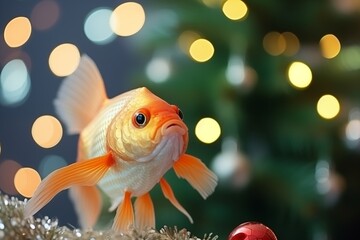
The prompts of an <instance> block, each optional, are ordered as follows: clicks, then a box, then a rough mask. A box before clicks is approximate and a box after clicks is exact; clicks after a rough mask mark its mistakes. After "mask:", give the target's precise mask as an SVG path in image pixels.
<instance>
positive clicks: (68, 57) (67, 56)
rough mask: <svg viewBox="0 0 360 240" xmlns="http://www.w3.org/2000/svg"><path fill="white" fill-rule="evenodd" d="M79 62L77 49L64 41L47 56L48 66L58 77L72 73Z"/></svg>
mask: <svg viewBox="0 0 360 240" xmlns="http://www.w3.org/2000/svg"><path fill="white" fill-rule="evenodd" d="M79 62H80V52H79V49H78V48H77V47H76V46H75V45H73V44H71V43H64V44H61V45H59V46H57V47H55V48H54V49H53V50H52V52H51V53H50V56H49V67H50V69H51V71H52V72H53V73H54V74H55V75H56V76H59V77H65V76H68V75H70V74H72V73H73V72H74V71H75V70H76V68H77V67H78V65H79Z"/></svg>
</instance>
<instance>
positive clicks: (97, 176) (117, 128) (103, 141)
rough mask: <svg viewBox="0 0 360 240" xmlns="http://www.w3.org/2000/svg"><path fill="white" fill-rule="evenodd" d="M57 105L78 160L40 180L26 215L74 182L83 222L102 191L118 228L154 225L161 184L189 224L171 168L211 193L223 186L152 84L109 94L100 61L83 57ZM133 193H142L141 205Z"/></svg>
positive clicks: (95, 209) (96, 208) (89, 220)
mask: <svg viewBox="0 0 360 240" xmlns="http://www.w3.org/2000/svg"><path fill="white" fill-rule="evenodd" d="M54 104H55V109H56V112H57V113H58V115H59V116H60V118H61V120H62V121H63V122H64V123H65V125H66V127H67V130H68V132H69V133H70V134H76V133H80V136H79V144H78V156H77V161H76V162H75V163H73V164H71V165H68V166H66V167H63V168H60V169H58V170H55V171H54V172H52V173H51V174H50V175H48V176H47V177H46V178H45V179H44V180H43V181H42V182H41V184H40V185H39V187H38V188H37V190H36V191H35V193H34V195H33V197H32V198H31V199H30V200H29V201H28V203H27V204H26V206H25V209H24V215H25V217H29V216H32V215H33V214H35V213H36V212H38V211H39V210H40V209H41V208H42V207H44V206H45V205H46V204H47V203H48V202H49V201H50V200H51V199H52V198H53V197H55V195H56V194H57V193H59V192H60V191H62V190H64V189H67V188H70V187H71V188H70V197H71V199H72V200H73V202H74V205H75V209H76V212H77V214H78V217H79V222H80V225H81V226H82V227H83V228H91V227H92V226H94V225H95V223H96V221H97V218H98V217H99V214H100V210H101V204H102V201H101V195H100V191H99V189H101V190H102V191H103V192H104V193H105V194H106V195H107V196H108V197H109V198H110V200H111V202H112V206H111V207H110V209H109V210H110V211H112V210H115V209H116V208H117V211H116V215H115V219H114V223H113V226H112V228H113V229H114V230H116V231H121V232H125V231H127V230H128V229H129V227H130V226H135V227H136V228H139V229H143V228H145V227H155V214H154V206H153V203H152V200H151V197H150V194H149V192H150V191H151V189H152V188H153V187H154V186H155V185H156V184H158V183H159V184H160V187H161V189H162V192H163V194H164V196H165V197H166V198H167V199H168V200H169V201H170V202H171V203H172V204H173V205H174V206H175V207H176V208H177V209H178V210H179V211H181V212H182V213H183V214H185V215H186V216H187V217H188V218H189V220H190V222H193V221H192V218H191V216H190V215H189V213H188V212H187V211H186V210H185V209H184V208H183V207H182V206H181V205H180V203H179V202H178V201H177V199H176V198H175V195H174V193H173V191H172V189H171V187H170V185H169V184H168V182H167V181H166V180H165V179H164V174H165V173H166V172H167V171H168V170H169V169H171V168H173V169H174V170H175V173H176V174H177V176H178V177H181V178H184V179H186V180H187V181H188V182H189V183H190V185H191V186H192V187H194V188H195V189H196V190H197V191H198V192H199V193H200V195H201V196H202V197H203V198H204V199H205V198H207V197H208V196H209V195H210V194H211V193H213V191H214V189H215V187H216V185H217V177H216V175H215V174H214V173H213V172H212V171H210V170H209V169H208V168H207V167H206V166H205V164H204V163H202V162H201V161H200V160H199V159H198V158H196V157H193V156H191V155H188V154H186V153H185V151H186V148H187V144H188V129H187V127H186V125H185V123H184V122H183V121H182V113H181V111H180V110H179V108H178V107H176V106H175V105H170V104H168V103H167V102H165V101H164V100H162V99H161V98H159V97H157V96H156V95H154V94H153V93H151V92H150V91H149V90H148V89H146V88H145V87H143V88H138V89H134V90H131V91H128V92H126V93H123V94H120V95H118V96H116V97H114V98H111V99H109V98H108V97H107V95H106V92H105V87H104V83H103V80H102V77H101V75H100V72H99V70H98V68H97V66H96V65H95V63H94V62H93V61H92V60H91V59H90V58H89V57H88V56H86V55H84V56H82V58H81V61H80V64H79V67H78V68H77V70H76V71H75V72H74V73H73V74H72V75H70V76H69V77H67V78H66V79H64V82H63V83H62V85H61V87H60V89H59V92H58V95H57V99H56V100H55V102H54ZM132 197H136V201H135V203H134V209H133V204H132Z"/></svg>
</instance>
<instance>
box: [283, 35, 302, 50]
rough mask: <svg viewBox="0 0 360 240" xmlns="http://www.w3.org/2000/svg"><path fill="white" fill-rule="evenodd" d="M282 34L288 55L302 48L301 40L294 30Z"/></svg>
mask: <svg viewBox="0 0 360 240" xmlns="http://www.w3.org/2000/svg"><path fill="white" fill-rule="evenodd" d="M282 36H283V37H284V39H285V43H286V47H285V50H284V54H285V55H287V56H292V55H294V54H296V53H297V52H298V51H299V48H300V41H299V39H298V37H297V36H296V35H295V34H293V33H292V32H284V33H283V34H282Z"/></svg>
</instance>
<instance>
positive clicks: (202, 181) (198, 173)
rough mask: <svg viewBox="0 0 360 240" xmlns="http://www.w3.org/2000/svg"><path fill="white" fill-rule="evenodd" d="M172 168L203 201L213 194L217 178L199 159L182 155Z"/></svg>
mask: <svg viewBox="0 0 360 240" xmlns="http://www.w3.org/2000/svg"><path fill="white" fill-rule="evenodd" d="M173 167H174V170H175V173H176V175H177V176H178V177H181V178H184V179H185V180H186V181H188V182H189V183H190V185H191V186H192V187H193V188H195V189H196V190H197V191H198V192H199V193H200V195H201V196H202V197H203V198H204V199H206V198H207V197H208V196H209V195H210V194H211V193H213V192H214V190H215V187H216V185H217V180H218V178H217V176H216V175H215V173H213V172H212V171H211V170H210V169H208V168H207V167H206V166H205V164H204V163H203V162H201V160H200V159H198V158H196V157H193V156H191V155H188V154H184V155H182V156H181V157H180V158H179V159H178V160H177V161H176V162H175V163H174V166H173Z"/></svg>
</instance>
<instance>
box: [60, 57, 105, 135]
mask: <svg viewBox="0 0 360 240" xmlns="http://www.w3.org/2000/svg"><path fill="white" fill-rule="evenodd" d="M106 99H107V96H106V91H105V86H104V81H103V79H102V77H101V74H100V72H99V70H98V68H97V66H96V64H95V63H94V61H93V60H92V59H91V58H90V57H89V56H87V55H83V56H82V57H81V59H80V63H79V66H78V68H77V69H76V70H75V72H74V73H73V74H71V75H70V76H68V77H67V78H65V79H64V80H63V83H62V84H61V86H60V89H59V91H58V94H57V97H56V99H55V100H54V105H55V111H56V113H57V114H58V116H59V117H60V119H61V120H62V121H63V122H64V123H65V125H66V129H67V132H68V133H69V134H76V133H79V132H80V131H81V130H83V129H84V128H85V127H86V125H87V124H88V123H89V122H90V121H91V120H92V119H93V118H94V117H95V116H96V114H97V113H98V111H99V109H100V108H101V106H102V105H103V103H104V101H105V100H106Z"/></svg>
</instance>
